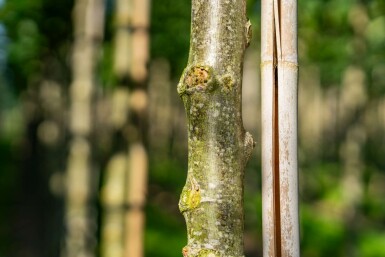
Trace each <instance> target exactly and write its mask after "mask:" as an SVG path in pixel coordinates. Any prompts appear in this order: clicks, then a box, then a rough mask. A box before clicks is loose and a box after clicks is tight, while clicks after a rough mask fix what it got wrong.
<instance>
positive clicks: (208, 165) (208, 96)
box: [178, 0, 254, 257]
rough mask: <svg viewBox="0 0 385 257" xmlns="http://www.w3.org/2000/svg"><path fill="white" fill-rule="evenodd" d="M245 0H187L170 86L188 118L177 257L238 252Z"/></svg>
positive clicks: (244, 148)
mask: <svg viewBox="0 0 385 257" xmlns="http://www.w3.org/2000/svg"><path fill="white" fill-rule="evenodd" d="M249 23H250V22H249V21H248V20H247V18H246V3H245V0H228V1H223V0H193V1H192V27H191V44H190V56H189V61H188V65H187V68H186V69H185V70H184V72H183V74H182V77H181V79H180V82H179V85H178V93H179V95H180V96H181V98H182V100H183V103H184V106H185V109H186V115H187V122H188V147H189V156H188V157H189V158H188V174H187V181H186V185H185V187H184V189H183V191H182V194H181V198H180V202H179V207H180V210H181V212H182V213H183V215H184V217H185V220H186V224H187V234H188V243H187V246H186V247H184V248H183V250H182V253H183V255H184V256H185V257H241V256H243V216H244V212H243V178H244V168H245V165H246V162H247V160H248V158H249V156H250V154H251V152H252V149H253V147H254V141H253V139H252V137H251V135H250V134H249V133H247V132H245V130H244V128H243V122H242V112H241V91H242V88H241V87H242V62H243V54H244V50H245V48H246V47H247V45H248V43H249V41H250V24H249Z"/></svg>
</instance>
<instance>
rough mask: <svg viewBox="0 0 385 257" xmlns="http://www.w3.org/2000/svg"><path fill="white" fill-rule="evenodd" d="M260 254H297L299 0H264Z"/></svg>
mask: <svg viewBox="0 0 385 257" xmlns="http://www.w3.org/2000/svg"><path fill="white" fill-rule="evenodd" d="M261 48H262V49H261V59H262V60H261V61H262V63H261V68H262V115H263V116H262V185H263V188H262V195H263V214H262V219H263V256H264V257H281V256H284V257H289V256H290V257H296V256H299V226H298V167H297V166H298V165H297V80H298V61H297V3H296V0H274V1H270V0H269V1H268V0H263V1H262V44H261Z"/></svg>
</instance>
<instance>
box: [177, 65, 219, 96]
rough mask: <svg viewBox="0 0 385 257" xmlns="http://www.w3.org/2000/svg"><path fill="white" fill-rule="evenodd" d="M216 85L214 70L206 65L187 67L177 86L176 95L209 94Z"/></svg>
mask: <svg viewBox="0 0 385 257" xmlns="http://www.w3.org/2000/svg"><path fill="white" fill-rule="evenodd" d="M216 85H217V82H216V78H215V75H214V70H213V68H212V67H211V66H208V65H194V66H189V67H187V68H186V69H185V70H184V72H183V74H182V77H181V79H180V81H179V84H178V94H179V95H180V96H182V95H184V94H188V95H190V94H193V93H195V92H211V91H213V90H214V89H215V87H216Z"/></svg>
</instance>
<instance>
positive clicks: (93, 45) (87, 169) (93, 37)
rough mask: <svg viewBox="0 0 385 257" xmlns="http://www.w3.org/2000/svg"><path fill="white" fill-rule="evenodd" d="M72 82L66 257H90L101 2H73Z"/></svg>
mask: <svg viewBox="0 0 385 257" xmlns="http://www.w3.org/2000/svg"><path fill="white" fill-rule="evenodd" d="M73 21H74V45H73V55H72V75H73V81H72V84H71V87H70V100H71V105H70V113H69V119H70V135H71V141H70V146H69V148H70V149H69V156H68V164H67V165H68V166H67V175H66V176H67V177H66V179H67V181H66V185H67V189H66V190H67V192H66V228H67V231H66V232H67V236H66V238H65V246H64V247H65V249H64V253H63V255H64V256H66V257H75V256H79V257H83V256H84V257H88V256H94V250H95V249H94V248H95V246H96V238H95V234H96V227H95V225H94V222H95V220H94V219H95V218H96V217H95V216H96V215H95V214H94V213H93V212H92V208H91V206H90V201H91V199H92V193H93V190H94V189H93V186H92V185H95V181H94V180H95V179H94V178H93V177H92V168H93V167H92V152H93V151H92V143H91V137H92V122H93V118H92V117H93V116H92V108H93V95H94V88H95V73H96V64H97V63H98V59H99V53H100V43H101V40H102V38H103V28H104V1H103V0H77V1H76V2H75V6H74V11H73Z"/></svg>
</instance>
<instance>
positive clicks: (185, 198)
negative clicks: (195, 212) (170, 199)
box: [179, 178, 201, 213]
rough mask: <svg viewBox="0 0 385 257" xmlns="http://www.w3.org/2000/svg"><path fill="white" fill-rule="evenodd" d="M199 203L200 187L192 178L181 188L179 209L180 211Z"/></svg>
mask: <svg viewBox="0 0 385 257" xmlns="http://www.w3.org/2000/svg"><path fill="white" fill-rule="evenodd" d="M200 203H201V192H200V187H199V185H198V183H197V182H196V180H195V179H194V178H192V179H191V180H190V183H187V184H186V186H185V187H184V188H183V190H182V194H181V196H180V200H179V210H180V212H181V213H183V212H185V211H188V210H192V209H195V208H197V207H198V206H199V204H200Z"/></svg>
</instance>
